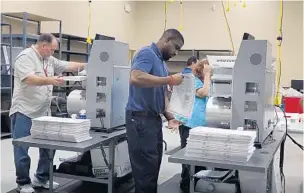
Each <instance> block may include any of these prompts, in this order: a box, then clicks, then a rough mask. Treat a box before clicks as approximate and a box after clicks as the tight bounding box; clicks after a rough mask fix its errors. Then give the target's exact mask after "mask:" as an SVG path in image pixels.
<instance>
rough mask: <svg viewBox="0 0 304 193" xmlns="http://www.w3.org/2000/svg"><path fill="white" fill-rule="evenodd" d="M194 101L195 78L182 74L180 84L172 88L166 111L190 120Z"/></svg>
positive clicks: (191, 75)
mask: <svg viewBox="0 0 304 193" xmlns="http://www.w3.org/2000/svg"><path fill="white" fill-rule="evenodd" d="M194 100H195V77H194V75H193V74H190V73H189V74H184V80H183V82H182V84H180V85H178V86H174V87H173V92H172V95H171V99H170V101H169V105H168V109H167V111H169V112H170V113H173V114H175V115H178V116H181V117H184V118H190V116H191V113H192V109H193V105H194Z"/></svg>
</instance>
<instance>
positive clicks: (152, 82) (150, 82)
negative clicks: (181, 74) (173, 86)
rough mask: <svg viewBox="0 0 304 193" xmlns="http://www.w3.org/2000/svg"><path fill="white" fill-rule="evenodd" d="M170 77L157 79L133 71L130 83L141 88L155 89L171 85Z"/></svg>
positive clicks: (138, 71)
mask: <svg viewBox="0 0 304 193" xmlns="http://www.w3.org/2000/svg"><path fill="white" fill-rule="evenodd" d="M170 81H171V79H170V77H157V76H153V75H151V74H148V73H145V72H142V71H140V70H132V72H131V77H130V82H131V84H134V85H136V86H140V87H145V88H148V87H155V86H162V85H166V84H169V83H170Z"/></svg>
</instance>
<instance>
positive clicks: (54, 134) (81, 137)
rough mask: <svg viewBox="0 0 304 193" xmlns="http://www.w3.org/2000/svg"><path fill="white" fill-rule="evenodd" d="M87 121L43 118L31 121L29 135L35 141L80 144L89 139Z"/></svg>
mask: <svg viewBox="0 0 304 193" xmlns="http://www.w3.org/2000/svg"><path fill="white" fill-rule="evenodd" d="M90 126H91V122H90V120H89V119H71V118H60V117H50V116H44V117H39V118H36V119H33V120H32V128H31V135H32V137H33V138H37V139H47V140H54V141H66V142H76V143H77V142H82V141H86V140H89V139H91V138H92V137H91V136H90V133H89V131H90Z"/></svg>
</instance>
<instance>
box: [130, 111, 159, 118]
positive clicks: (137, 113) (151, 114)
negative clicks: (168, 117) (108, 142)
mask: <svg viewBox="0 0 304 193" xmlns="http://www.w3.org/2000/svg"><path fill="white" fill-rule="evenodd" d="M128 112H129V113H130V114H131V115H132V116H136V117H158V116H159V113H156V112H151V111H128Z"/></svg>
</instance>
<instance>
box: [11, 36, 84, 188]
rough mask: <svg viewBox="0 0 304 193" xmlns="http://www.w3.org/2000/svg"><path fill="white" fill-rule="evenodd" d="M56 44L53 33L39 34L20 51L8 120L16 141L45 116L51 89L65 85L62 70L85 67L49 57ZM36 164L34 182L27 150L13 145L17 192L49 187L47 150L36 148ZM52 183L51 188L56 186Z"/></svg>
mask: <svg viewBox="0 0 304 193" xmlns="http://www.w3.org/2000/svg"><path fill="white" fill-rule="evenodd" d="M57 47H58V42H57V39H56V38H55V36H53V35H52V34H42V35H40V37H39V39H38V41H37V43H36V44H35V45H32V46H31V47H29V48H26V49H25V50H23V51H22V52H21V53H20V54H19V55H18V56H17V57H16V59H15V72H14V92H13V99H12V106H11V109H10V118H11V121H12V137H13V139H18V138H21V137H26V136H29V135H30V129H31V126H32V119H33V118H37V117H41V116H45V115H48V112H49V108H50V105H51V97H52V90H53V86H54V85H56V86H58V85H62V84H64V80H63V79H62V78H60V77H56V76H54V75H55V74H57V75H60V74H61V73H62V72H64V71H69V72H72V71H79V70H83V69H84V66H85V65H86V64H84V63H77V62H67V61H62V60H58V59H56V58H55V57H53V56H52V55H53V54H54V52H55V50H56V49H57ZM39 154H40V156H39V162H38V167H37V170H36V173H35V175H34V179H33V180H32V181H31V178H30V175H29V170H30V164H31V160H30V157H29V155H28V147H18V146H14V160H15V167H16V176H17V179H16V182H17V185H18V188H17V190H18V191H20V192H21V193H32V192H34V189H33V187H43V188H47V189H48V188H49V180H48V178H49V151H48V150H46V149H39ZM58 185H59V184H58V183H56V182H54V183H53V187H54V188H56V187H58Z"/></svg>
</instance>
